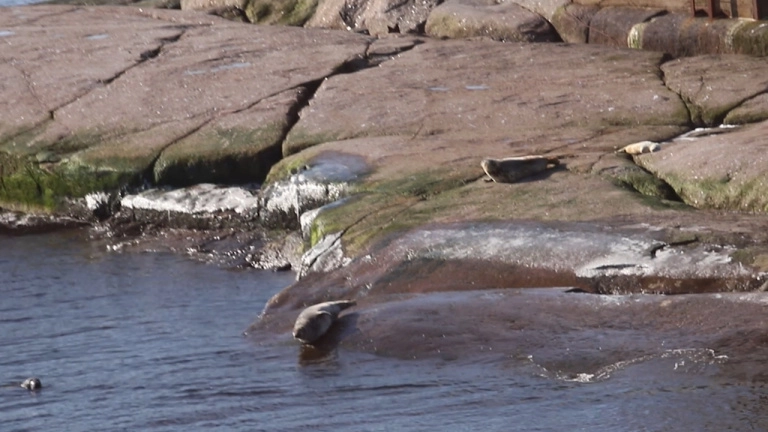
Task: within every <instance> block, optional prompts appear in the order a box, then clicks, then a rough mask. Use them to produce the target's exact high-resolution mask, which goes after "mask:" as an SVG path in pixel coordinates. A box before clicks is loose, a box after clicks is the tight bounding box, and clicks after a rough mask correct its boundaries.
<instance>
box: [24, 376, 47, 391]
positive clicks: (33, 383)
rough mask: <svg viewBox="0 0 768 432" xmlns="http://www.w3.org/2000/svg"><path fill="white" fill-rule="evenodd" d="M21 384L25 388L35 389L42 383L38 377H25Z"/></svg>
mask: <svg viewBox="0 0 768 432" xmlns="http://www.w3.org/2000/svg"><path fill="white" fill-rule="evenodd" d="M21 386H22V387H24V388H25V389H27V390H37V389H39V388H42V387H43V384H42V383H41V382H40V379H39V378H34V377H33V378H27V379H25V380H24V381H23V382H22V383H21Z"/></svg>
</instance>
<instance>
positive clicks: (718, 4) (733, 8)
mask: <svg viewBox="0 0 768 432" xmlns="http://www.w3.org/2000/svg"><path fill="white" fill-rule="evenodd" d="M573 2H574V3H576V4H580V5H585V6H598V7H609V6H617V7H633V8H658V9H664V10H667V11H670V12H679V13H690V14H691V15H692V16H708V17H709V18H711V19H714V18H752V19H756V20H768V0H573Z"/></svg>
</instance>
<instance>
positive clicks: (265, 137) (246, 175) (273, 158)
mask: <svg viewBox="0 0 768 432" xmlns="http://www.w3.org/2000/svg"><path fill="white" fill-rule="evenodd" d="M284 126H285V125H284V124H283V123H280V122H277V123H271V124H268V125H265V126H262V127H260V128H253V129H246V128H219V127H217V128H210V129H206V130H205V131H201V132H199V133H196V134H194V135H192V136H190V137H188V138H187V139H185V140H183V141H181V142H178V143H176V144H174V145H172V146H171V147H169V148H168V149H166V150H165V151H163V153H162V154H161V155H160V157H159V158H158V159H157V161H156V162H155V164H154V168H153V177H154V181H155V182H156V183H158V184H169V185H175V186H187V185H191V184H196V183H251V182H253V183H258V182H262V181H264V179H265V178H266V177H267V173H268V172H269V170H270V168H271V167H272V165H273V164H274V163H275V162H277V161H278V160H279V159H280V151H281V150H280V140H281V138H282V136H283V128H284Z"/></svg>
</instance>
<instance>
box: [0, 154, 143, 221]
mask: <svg viewBox="0 0 768 432" xmlns="http://www.w3.org/2000/svg"><path fill="white" fill-rule="evenodd" d="M136 179H137V176H135V175H131V174H128V173H124V172H118V171H112V170H95V169H92V168H89V167H87V166H84V165H79V164H71V163H70V164H68V163H61V164H40V163H38V162H37V161H36V160H35V159H34V158H32V157H28V156H13V155H8V154H3V153H0V201H1V202H4V203H10V204H14V205H19V204H21V205H24V206H30V207H39V208H44V209H56V208H57V206H58V205H59V203H60V201H61V199H62V198H64V197H82V196H85V195H86V194H88V193H91V192H95V191H103V190H115V189H119V188H120V187H122V186H124V185H126V184H128V183H131V182H133V181H135V180H136Z"/></svg>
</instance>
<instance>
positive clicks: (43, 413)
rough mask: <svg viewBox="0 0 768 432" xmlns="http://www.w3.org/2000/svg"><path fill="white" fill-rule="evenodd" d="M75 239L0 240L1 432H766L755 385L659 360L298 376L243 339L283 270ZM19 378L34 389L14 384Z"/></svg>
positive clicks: (418, 365) (313, 369)
mask: <svg viewBox="0 0 768 432" xmlns="http://www.w3.org/2000/svg"><path fill="white" fill-rule="evenodd" d="M82 238H83V235H82V233H81V232H70V233H58V234H46V235H36V236H24V237H0V382H2V384H4V386H3V387H0V430H2V431H41V430H56V431H59V430H61V431H94V430H110V431H121V430H125V431H137V430H140V431H180V430H183V431H189V430H206V431H211V430H221V431H257V430H269V431H276V430H281V431H282V430H285V431H289V430H335V431H361V430H366V431H389V430H398V431H400V430H410V431H418V430H434V429H437V428H439V429H440V430H444V431H445V430H447V431H460V430H483V431H489V430H498V431H508V430H540V431H565V430H567V431H575V430H583V431H638V430H654V431H657V430H669V431H673V430H697V431H702V430H713V431H714V430H716V431H720V430H764V428H765V427H766V418H767V417H766V414H764V407H765V399H764V398H765V393H764V389H760V388H757V387H752V386H750V385H744V384H743V383H741V384H740V383H730V382H723V381H722V380H721V379H719V378H718V376H719V375H718V374H717V373H718V371H719V368H721V367H724V366H723V365H721V364H718V362H715V361H712V359H711V358H709V359H706V358H704V359H703V361H701V362H698V363H697V361H696V359H695V358H694V357H695V356H688V358H686V356H684V355H683V356H676V357H675V356H673V357H671V358H658V359H654V360H651V361H644V362H641V363H638V364H636V365H628V366H627V367H622V368H617V370H616V371H614V372H613V373H612V374H611V377H610V378H609V379H604V380H598V381H597V382H591V383H583V382H579V380H574V381H571V380H567V379H562V378H560V377H556V376H553V375H551V374H548V373H547V372H546V371H542V370H540V369H538V368H537V367H535V365H530V366H525V365H524V364H522V365H521V364H503V363H502V364H499V363H498V362H490V361H489V362H483V361H482V360H475V361H473V362H464V363H461V362H455V361H454V362H445V361H438V360H418V361H407V360H397V359H389V358H384V357H377V356H373V355H369V354H363V353H358V352H353V351H349V350H344V349H340V350H339V351H338V352H336V353H335V355H334V356H332V357H331V358H330V359H326V360H325V361H323V362H318V363H312V364H305V363H302V362H300V361H299V346H298V345H297V344H296V343H294V342H293V341H291V340H290V338H287V337H282V338H281V337H277V338H275V337H272V338H261V339H258V338H257V340H253V339H250V338H244V337H243V336H242V335H241V333H242V331H243V330H244V329H245V328H246V327H247V326H248V325H249V324H250V323H251V322H252V321H253V320H254V319H255V318H256V317H257V315H258V314H259V312H260V311H261V309H262V307H263V305H264V303H265V302H266V300H267V299H268V298H269V297H270V296H271V295H272V294H274V293H275V292H277V291H278V290H280V289H281V288H282V287H284V286H286V285H287V284H289V283H291V281H292V280H293V275H292V274H288V273H270V272H259V271H253V270H250V271H233V270H226V269H221V268H218V267H215V266H212V265H207V264H202V263H199V262H195V261H192V260H189V259H186V258H184V257H180V256H174V255H164V254H138V253H134V254H130V253H126V254H120V253H108V252H105V251H104V249H103V246H99V245H98V244H96V243H89V242H86V241H84V240H83V239H82ZM699 354H701V353H699ZM704 357H706V356H704ZM686 361H687V363H686ZM678 366H679V367H678ZM29 376H38V377H40V378H41V379H42V381H43V385H44V388H43V389H42V390H40V391H37V392H28V391H26V390H24V389H22V388H20V387H18V382H20V381H22V380H23V379H24V378H26V377H29Z"/></svg>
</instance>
